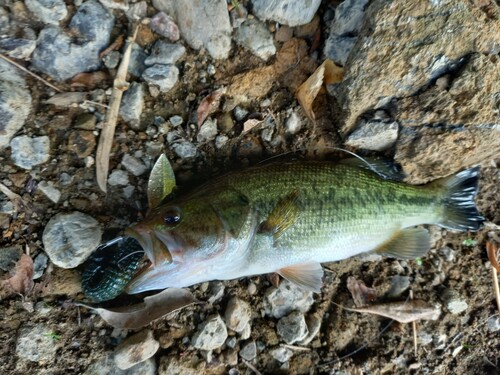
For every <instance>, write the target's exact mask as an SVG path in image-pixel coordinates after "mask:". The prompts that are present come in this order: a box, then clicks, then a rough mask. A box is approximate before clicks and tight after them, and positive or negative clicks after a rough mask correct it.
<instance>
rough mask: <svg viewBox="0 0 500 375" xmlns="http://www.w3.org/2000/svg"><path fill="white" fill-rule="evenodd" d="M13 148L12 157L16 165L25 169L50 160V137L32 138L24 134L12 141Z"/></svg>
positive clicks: (11, 146)
mask: <svg viewBox="0 0 500 375" xmlns="http://www.w3.org/2000/svg"><path fill="white" fill-rule="evenodd" d="M10 148H11V150H12V154H11V158H12V161H13V162H14V164H15V165H17V166H18V167H21V168H24V169H31V168H33V167H34V166H35V165H39V164H43V163H45V162H47V161H48V160H49V157H50V154H49V151H50V141H49V137H47V136H42V137H34V138H30V137H28V136H27V135H22V136H19V137H16V138H13V139H12V141H10Z"/></svg>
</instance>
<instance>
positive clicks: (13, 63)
mask: <svg viewBox="0 0 500 375" xmlns="http://www.w3.org/2000/svg"><path fill="white" fill-rule="evenodd" d="M0 58H1V59H3V60H5V61H7V62H8V63H10V64H12V65H14V66H15V67H16V68H18V69H21V70H22V71H23V72H25V73H28V74H29V75H31V76H32V77H35V78H36V79H38V80H39V81H41V82H43V83H44V84H46V85H47V86H49V87H50V88H51V89H53V90H56V91H57V92H63V91H62V90H61V89H60V88H58V87H56V86H54V85H53V84H52V83H50V82H48V81H46V80H44V79H43V78H42V77H40V76H39V75H37V74H35V73H33V72H31V71H29V70H28V69H26V68H25V67H24V66H22V65H20V64H18V63H16V62H15V61H14V60H11V59H9V58H8V57H7V56H5V55H4V54H2V53H0Z"/></svg>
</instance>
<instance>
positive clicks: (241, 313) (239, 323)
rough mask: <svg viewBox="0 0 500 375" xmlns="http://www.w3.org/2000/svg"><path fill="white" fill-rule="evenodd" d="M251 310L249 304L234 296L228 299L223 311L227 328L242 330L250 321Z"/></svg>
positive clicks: (236, 330)
mask: <svg viewBox="0 0 500 375" xmlns="http://www.w3.org/2000/svg"><path fill="white" fill-rule="evenodd" d="M251 314H252V310H251V308H250V305H249V304H248V303H247V302H245V301H243V300H241V299H239V298H236V297H233V298H231V299H230V300H229V302H228V303H227V307H226V312H225V315H224V317H225V320H226V325H227V328H229V329H232V330H233V331H235V332H242V331H243V330H244V329H245V327H246V326H247V325H248V324H249V323H250V318H251Z"/></svg>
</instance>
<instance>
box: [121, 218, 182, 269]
mask: <svg viewBox="0 0 500 375" xmlns="http://www.w3.org/2000/svg"><path fill="white" fill-rule="evenodd" d="M125 234H126V235H127V236H129V237H132V238H134V239H135V240H137V242H139V244H140V245H141V247H142V248H143V250H144V252H145V253H146V256H147V257H148V258H149V260H150V261H151V263H152V265H153V267H156V266H158V265H161V264H165V263H171V262H172V252H171V249H172V250H174V251H177V252H178V251H179V247H178V246H177V241H175V240H174V239H173V237H171V236H168V235H165V234H163V233H161V232H160V231H157V230H148V229H143V228H138V229H136V228H135V227H131V228H127V229H126V230H125Z"/></svg>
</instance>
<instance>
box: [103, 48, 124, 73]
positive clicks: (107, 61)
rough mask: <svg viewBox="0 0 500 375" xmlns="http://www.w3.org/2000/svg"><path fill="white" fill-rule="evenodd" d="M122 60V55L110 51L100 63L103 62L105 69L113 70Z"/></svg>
mask: <svg viewBox="0 0 500 375" xmlns="http://www.w3.org/2000/svg"><path fill="white" fill-rule="evenodd" d="M121 58H122V55H121V53H120V52H118V51H111V52H110V53H108V54H107V55H106V56H104V57H103V59H102V61H103V62H104V65H106V68H108V69H114V68H116V67H117V66H118V63H119V62H120V60H121Z"/></svg>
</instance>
